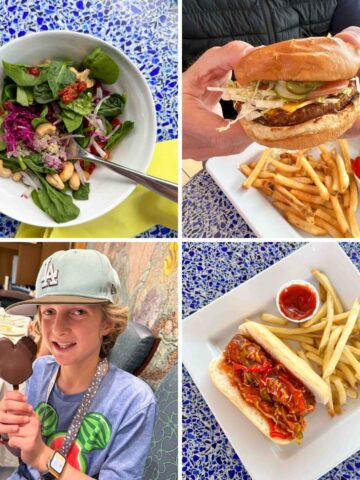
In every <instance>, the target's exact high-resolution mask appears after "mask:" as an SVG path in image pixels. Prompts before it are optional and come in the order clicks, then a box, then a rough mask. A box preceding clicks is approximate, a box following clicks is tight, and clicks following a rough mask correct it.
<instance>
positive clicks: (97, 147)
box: [93, 140, 106, 158]
mask: <svg viewBox="0 0 360 480" xmlns="http://www.w3.org/2000/svg"><path fill="white" fill-rule="evenodd" d="M93 146H94V148H95V150H96V151H97V152H98V154H99V155H100V157H101V158H105V157H106V152H104V150H103V149H102V148H101V147H100V145H99V144H97V143H96V141H95V140H94V141H93Z"/></svg>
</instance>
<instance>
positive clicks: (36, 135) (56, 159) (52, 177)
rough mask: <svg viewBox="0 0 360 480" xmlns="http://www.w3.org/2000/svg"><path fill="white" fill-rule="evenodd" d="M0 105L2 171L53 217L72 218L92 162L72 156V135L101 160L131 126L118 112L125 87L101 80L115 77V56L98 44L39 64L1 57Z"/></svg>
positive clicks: (87, 191) (85, 190)
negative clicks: (81, 54)
mask: <svg viewBox="0 0 360 480" xmlns="http://www.w3.org/2000/svg"><path fill="white" fill-rule="evenodd" d="M3 70H4V74H5V78H4V83H3V88H2V96H1V109H0V176H2V177H8V178H9V179H10V178H11V179H12V180H13V181H22V182H23V183H24V184H25V185H26V186H27V188H26V190H25V191H24V193H23V194H22V196H24V197H26V198H32V200H33V201H34V203H35V204H36V205H37V206H38V207H39V208H41V210H43V211H44V212H46V213H47V214H48V215H49V216H50V217H51V218H52V219H53V220H54V221H55V222H57V223H64V222H68V221H70V220H73V219H75V218H76V217H77V216H78V215H79V213H80V209H79V208H78V206H77V205H75V203H74V201H73V200H74V199H75V200H87V199H88V198H89V194H90V183H89V179H90V176H91V174H92V173H93V171H94V169H95V165H94V164H93V163H91V162H89V161H86V160H81V159H77V158H73V154H72V153H71V152H72V150H73V149H72V148H71V145H72V143H73V142H74V141H76V142H78V144H79V145H80V146H82V147H83V148H85V149H86V150H87V151H89V152H91V153H93V154H95V155H97V156H99V157H101V158H102V159H104V160H108V159H109V158H110V152H111V150H112V149H113V148H114V147H115V146H116V145H117V144H118V143H119V142H120V141H121V140H122V139H123V138H124V137H125V136H126V135H127V134H128V133H129V132H130V131H131V130H132V129H133V128H134V122H132V121H129V120H122V119H121V118H119V116H120V115H122V114H123V112H124V109H125V106H126V101H127V94H126V93H125V92H123V93H111V92H110V91H109V90H107V88H106V86H105V85H110V84H113V83H115V82H116V81H117V79H118V77H119V67H118V66H117V64H116V63H115V61H114V60H113V59H112V58H111V57H110V56H109V55H107V54H106V53H105V52H103V51H102V50H101V49H100V48H96V49H95V50H94V51H93V52H91V54H90V55H88V56H87V57H86V58H84V60H83V61H82V62H80V63H76V62H74V61H72V60H67V59H66V60H62V61H59V60H47V59H46V60H44V61H43V62H42V63H41V64H39V65H22V64H14V63H9V62H5V61H3Z"/></svg>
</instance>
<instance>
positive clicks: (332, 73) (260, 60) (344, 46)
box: [234, 37, 360, 85]
mask: <svg viewBox="0 0 360 480" xmlns="http://www.w3.org/2000/svg"><path fill="white" fill-rule="evenodd" d="M359 68H360V49H356V48H355V47H354V46H353V45H351V44H350V43H346V42H344V41H343V40H341V39H340V38H335V37H310V38H301V39H295V40H286V41H284V42H280V43H274V44H272V45H269V46H266V47H260V48H256V49H254V50H251V52H250V53H249V54H247V55H246V56H245V57H243V58H242V59H241V60H240V62H239V63H238V64H237V65H236V67H235V69H234V72H235V78H236V80H237V82H238V83H239V84H240V85H246V84H248V83H250V82H252V81H257V80H293V81H327V82H330V81H334V80H347V79H349V78H351V77H353V76H354V75H356V73H357V71H358V70H359Z"/></svg>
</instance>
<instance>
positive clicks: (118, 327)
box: [33, 303, 129, 358]
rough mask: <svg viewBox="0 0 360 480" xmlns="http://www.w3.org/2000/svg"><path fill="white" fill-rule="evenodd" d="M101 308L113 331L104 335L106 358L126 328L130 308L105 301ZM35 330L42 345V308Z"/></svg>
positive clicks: (103, 350)
mask: <svg viewBox="0 0 360 480" xmlns="http://www.w3.org/2000/svg"><path fill="white" fill-rule="evenodd" d="M101 310H102V314H103V320H104V321H105V322H107V323H110V324H111V325H112V329H111V331H110V332H109V333H108V334H107V335H105V336H104V337H103V340H102V343H101V348H100V358H104V357H108V356H109V355H110V351H111V349H112V348H113V346H114V345H115V343H116V340H117V337H118V336H119V335H120V334H121V333H123V331H124V330H125V329H126V325H127V322H128V313H129V309H128V307H123V306H122V305H120V304H119V303H117V304H113V303H105V304H103V305H101ZM33 331H34V333H35V335H36V339H37V343H38V345H40V342H41V339H42V334H41V315H40V309H38V311H37V314H36V315H35V317H34V320H33Z"/></svg>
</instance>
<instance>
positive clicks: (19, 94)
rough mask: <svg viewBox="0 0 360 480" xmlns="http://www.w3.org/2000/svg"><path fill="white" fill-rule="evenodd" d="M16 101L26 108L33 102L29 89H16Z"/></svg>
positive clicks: (30, 89) (31, 92)
mask: <svg viewBox="0 0 360 480" xmlns="http://www.w3.org/2000/svg"><path fill="white" fill-rule="evenodd" d="M16 101H17V103H19V104H20V105H22V106H23V107H28V106H29V105H31V104H32V103H33V102H34V94H33V91H32V88H31V87H17V89H16Z"/></svg>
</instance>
